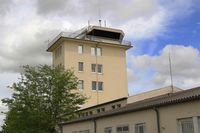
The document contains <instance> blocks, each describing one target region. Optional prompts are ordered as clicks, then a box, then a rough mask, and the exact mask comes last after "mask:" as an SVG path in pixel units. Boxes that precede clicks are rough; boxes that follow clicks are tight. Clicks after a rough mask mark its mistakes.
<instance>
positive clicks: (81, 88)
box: [78, 80, 84, 90]
mask: <svg viewBox="0 0 200 133" xmlns="http://www.w3.org/2000/svg"><path fill="white" fill-rule="evenodd" d="M78 89H80V90H83V89H84V81H83V80H79V81H78Z"/></svg>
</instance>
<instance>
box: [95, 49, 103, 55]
mask: <svg viewBox="0 0 200 133" xmlns="http://www.w3.org/2000/svg"><path fill="white" fill-rule="evenodd" d="M101 51H102V50H101V48H96V55H97V56H101V55H102V53H101Z"/></svg>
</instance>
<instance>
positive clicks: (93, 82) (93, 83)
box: [92, 81, 97, 90]
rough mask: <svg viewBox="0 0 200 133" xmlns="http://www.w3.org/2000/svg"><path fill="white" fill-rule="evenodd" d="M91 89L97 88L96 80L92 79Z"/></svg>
mask: <svg viewBox="0 0 200 133" xmlns="http://www.w3.org/2000/svg"><path fill="white" fill-rule="evenodd" d="M92 90H97V82H96V81H92Z"/></svg>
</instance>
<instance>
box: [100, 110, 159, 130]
mask: <svg viewBox="0 0 200 133" xmlns="http://www.w3.org/2000/svg"><path fill="white" fill-rule="evenodd" d="M138 123H145V127H146V130H148V133H156V125H155V123H156V118H155V112H154V111H152V110H145V111H140V112H134V113H128V114H124V115H119V116H113V117H108V118H104V119H98V120H97V131H98V132H97V133H104V128H105V127H112V131H113V133H116V128H117V127H118V126H121V125H128V126H129V133H134V131H135V124H138Z"/></svg>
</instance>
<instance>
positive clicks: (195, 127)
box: [177, 116, 200, 133]
mask: <svg viewBox="0 0 200 133" xmlns="http://www.w3.org/2000/svg"><path fill="white" fill-rule="evenodd" d="M189 120H190V121H191V122H192V124H193V130H194V132H193V133H199V130H200V127H199V125H200V124H199V121H200V120H199V117H197V116H195V117H187V118H180V119H178V120H177V123H178V133H183V131H182V123H181V122H184V121H189Z"/></svg>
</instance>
